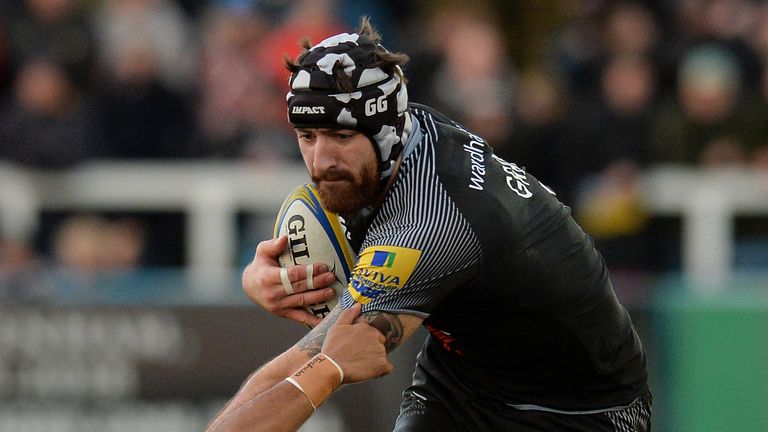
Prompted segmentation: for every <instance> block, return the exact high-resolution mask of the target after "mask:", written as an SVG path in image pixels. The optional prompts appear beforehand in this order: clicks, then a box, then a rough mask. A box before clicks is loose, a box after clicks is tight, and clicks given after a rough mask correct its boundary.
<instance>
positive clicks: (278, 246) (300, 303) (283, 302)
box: [243, 236, 336, 327]
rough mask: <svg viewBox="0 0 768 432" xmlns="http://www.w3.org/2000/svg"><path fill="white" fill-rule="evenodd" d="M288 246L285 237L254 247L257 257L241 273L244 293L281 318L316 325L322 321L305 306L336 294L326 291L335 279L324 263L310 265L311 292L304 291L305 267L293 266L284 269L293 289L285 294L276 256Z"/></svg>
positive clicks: (305, 287) (331, 289)
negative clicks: (312, 286) (312, 287)
mask: <svg viewBox="0 0 768 432" xmlns="http://www.w3.org/2000/svg"><path fill="white" fill-rule="evenodd" d="M287 245H288V237H287V236H282V237H278V238H276V239H271V240H264V241H262V242H261V243H259V245H258V246H257V247H256V256H255V257H254V258H253V261H252V262H251V263H250V264H248V266H247V267H246V268H245V270H244V271H243V291H245V295H246V296H248V298H249V299H251V301H253V302H254V303H256V304H258V305H259V306H261V307H263V308H264V309H266V310H268V311H270V312H272V313H274V314H276V315H278V316H281V317H285V318H289V319H292V320H294V321H298V322H300V323H302V324H306V325H309V326H312V327H314V326H316V325H317V324H318V323H320V321H322V319H321V318H318V317H316V316H314V315H312V314H311V313H309V312H308V311H307V310H306V309H304V306H307V305H311V304H315V303H318V302H321V301H325V300H329V299H332V298H333V297H334V296H335V295H336V292H335V291H334V290H333V288H328V287H329V286H330V285H331V284H332V283H333V282H335V281H336V276H335V275H334V274H333V272H330V271H329V270H328V266H327V265H325V264H313V266H312V274H313V277H312V283H313V285H314V289H311V290H308V289H307V286H308V284H307V266H304V265H296V266H289V267H288V268H287V276H288V279H289V280H290V282H291V287H292V289H293V293H292V294H288V292H287V290H286V289H285V286H283V283H282V279H281V275H280V271H281V268H280V265H279V264H278V263H277V257H278V255H280V252H282V251H283V250H284V249H285V247H286V246H287Z"/></svg>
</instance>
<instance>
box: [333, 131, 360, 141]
mask: <svg viewBox="0 0 768 432" xmlns="http://www.w3.org/2000/svg"><path fill="white" fill-rule="evenodd" d="M354 136H355V134H354V133H352V132H337V133H336V139H338V140H341V141H347V140H350V139H352V137H354Z"/></svg>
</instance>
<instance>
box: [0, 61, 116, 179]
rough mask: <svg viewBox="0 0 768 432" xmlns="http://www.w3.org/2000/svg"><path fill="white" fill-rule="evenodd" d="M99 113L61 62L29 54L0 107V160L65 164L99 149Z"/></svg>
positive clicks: (32, 164) (96, 154)
mask: <svg viewBox="0 0 768 432" xmlns="http://www.w3.org/2000/svg"><path fill="white" fill-rule="evenodd" d="M96 119H97V117H96V114H95V112H94V107H93V104H92V103H91V101H90V100H89V99H88V97H87V95H86V94H85V93H83V92H82V91H81V89H80V88H79V87H78V86H77V85H76V84H75V79H74V78H72V77H71V75H69V74H68V73H67V69H66V67H65V66H64V65H62V64H60V63H58V62H57V61H55V60H54V59H51V58H46V57H30V58H28V59H27V60H26V62H25V63H24V64H22V65H21V67H20V70H19V71H18V73H17V74H16V80H15V83H14V93H13V97H12V99H11V100H10V101H9V102H8V103H6V104H5V105H4V106H3V107H2V110H1V111H0V159H5V160H9V161H12V162H16V163H20V164H26V165H31V166H37V167H45V168H65V167H68V166H71V165H73V164H75V163H78V162H81V161H84V160H86V159H91V158H94V157H97V156H98V155H99V154H100V151H101V150H100V148H99V144H100V142H101V137H100V136H99V130H98V127H97V126H96V127H95V125H96V124H97V120H96Z"/></svg>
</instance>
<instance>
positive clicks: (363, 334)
mask: <svg viewBox="0 0 768 432" xmlns="http://www.w3.org/2000/svg"><path fill="white" fill-rule="evenodd" d="M361 309H362V307H361V306H360V304H359V303H356V304H355V306H354V307H352V308H350V309H347V310H345V311H343V312H342V313H341V315H339V319H338V320H337V321H336V323H335V324H334V325H333V326H332V327H331V328H330V330H328V335H327V336H326V337H325V342H324V343H323V348H322V350H321V351H322V352H323V354H325V355H327V356H329V357H330V358H332V359H333V360H335V361H336V363H338V364H339V366H341V369H342V370H343V371H344V383H346V384H351V383H356V382H360V381H366V380H369V379H372V378H378V377H382V376H384V375H387V374H388V373H390V372H392V369H393V366H392V363H390V362H389V359H388V358H387V349H386V348H385V346H384V342H385V338H384V335H383V334H381V332H380V331H379V330H377V329H376V328H375V327H372V326H371V325H370V324H368V323H367V322H366V321H360V322H358V323H355V322H354V321H355V319H356V318H357V317H358V316H360V310H361Z"/></svg>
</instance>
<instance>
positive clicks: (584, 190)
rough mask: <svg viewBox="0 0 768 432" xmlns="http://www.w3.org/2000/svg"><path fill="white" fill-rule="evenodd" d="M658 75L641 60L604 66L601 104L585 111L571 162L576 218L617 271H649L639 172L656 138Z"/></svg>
mask: <svg viewBox="0 0 768 432" xmlns="http://www.w3.org/2000/svg"><path fill="white" fill-rule="evenodd" d="M656 84H657V81H656V72H655V70H654V67H653V66H652V65H651V63H650V61H649V60H648V59H647V58H645V57H642V56H632V57H628V56H623V55H622V56H618V57H614V58H611V59H610V60H609V61H608V63H607V64H606V66H605V68H604V70H603V74H602V77H601V81H600V88H601V92H600V99H599V100H598V101H597V103H596V104H594V105H593V106H592V107H590V108H587V109H584V110H582V111H581V113H580V116H579V117H578V118H577V120H576V123H577V124H578V125H579V126H578V128H577V130H578V131H579V132H577V133H576V134H575V137H574V141H573V145H574V149H573V151H572V152H571V154H572V155H573V156H574V157H573V158H571V160H570V161H571V163H572V164H574V165H576V171H577V173H578V176H579V177H578V178H574V181H573V184H574V185H575V187H576V189H575V190H573V191H572V193H573V195H574V197H575V201H574V213H575V216H574V217H575V218H576V220H577V221H579V222H580V223H581V224H582V226H583V227H584V229H585V231H587V232H588V233H589V234H590V235H591V236H592V237H593V238H594V239H595V241H596V243H597V245H598V247H600V248H601V250H602V252H603V254H604V256H605V258H606V261H607V262H608V264H609V265H610V266H611V268H612V269H614V270H619V269H642V268H647V266H648V262H649V258H650V257H649V256H648V248H647V246H648V245H647V240H646V232H645V229H646V228H647V222H648V217H647V214H646V212H645V211H644V204H643V197H642V193H641V185H640V169H642V168H644V167H645V166H646V165H647V162H648V159H649V156H648V152H649V148H648V147H649V145H648V143H649V141H650V139H651V136H652V131H653V125H654V118H655V117H654V116H655V115H656V111H655V102H656V88H657V86H656Z"/></svg>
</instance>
